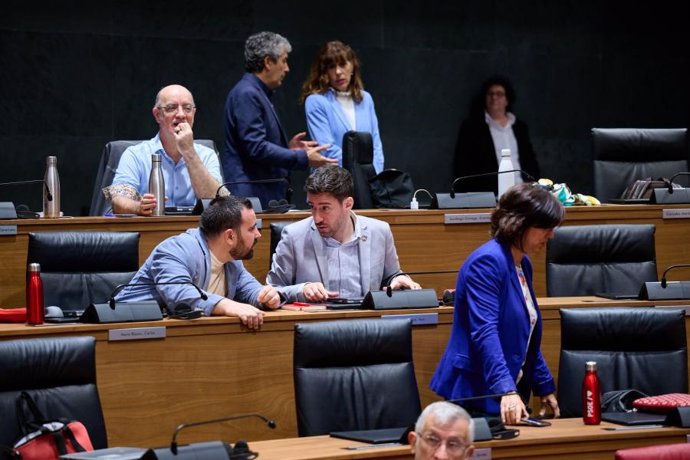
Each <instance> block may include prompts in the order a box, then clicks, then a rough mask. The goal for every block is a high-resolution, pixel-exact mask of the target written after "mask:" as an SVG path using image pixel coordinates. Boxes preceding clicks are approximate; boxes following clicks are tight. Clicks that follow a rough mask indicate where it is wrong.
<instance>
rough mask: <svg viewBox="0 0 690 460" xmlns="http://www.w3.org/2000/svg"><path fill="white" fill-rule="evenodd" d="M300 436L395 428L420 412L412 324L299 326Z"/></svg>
mask: <svg viewBox="0 0 690 460" xmlns="http://www.w3.org/2000/svg"><path fill="white" fill-rule="evenodd" d="M294 379H295V402H296V405H297V431H298V433H299V435H300V436H313V435H322V434H327V433H329V432H332V431H344V430H369V429H378V428H394V427H403V426H408V425H409V424H411V423H414V422H415V421H416V419H417V417H418V416H419V414H420V412H421V406H420V401H419V390H418V389H417V381H416V379H415V374H414V365H413V363H412V329H411V324H410V320H408V319H391V320H380V319H377V320H342V321H328V322H319V323H304V324H296V325H295V346H294Z"/></svg>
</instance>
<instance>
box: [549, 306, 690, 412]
mask: <svg viewBox="0 0 690 460" xmlns="http://www.w3.org/2000/svg"><path fill="white" fill-rule="evenodd" d="M560 314H561V357H560V364H559V367H558V403H559V406H560V408H561V415H562V416H563V417H579V416H581V415H582V380H583V378H584V375H585V362H586V361H596V363H597V372H598V374H599V380H600V381H601V391H602V393H605V392H607V391H617V390H628V389H635V390H639V391H642V392H643V393H646V394H648V395H659V394H664V393H687V392H688V364H687V363H688V361H687V360H688V353H687V341H686V337H685V311H684V310H683V309H679V308H651V307H636V308H624V307H620V308H618V307H609V308H571V309H569V308H563V309H561V310H560Z"/></svg>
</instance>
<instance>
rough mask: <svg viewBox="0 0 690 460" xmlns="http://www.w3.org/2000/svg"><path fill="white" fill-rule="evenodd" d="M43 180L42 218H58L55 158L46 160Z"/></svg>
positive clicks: (58, 193) (57, 183)
mask: <svg viewBox="0 0 690 460" xmlns="http://www.w3.org/2000/svg"><path fill="white" fill-rule="evenodd" d="M43 180H44V182H45V184H44V185H43V217H48V218H57V217H60V176H58V170H57V157H54V156H50V157H48V158H46V173H45V176H44V177H43Z"/></svg>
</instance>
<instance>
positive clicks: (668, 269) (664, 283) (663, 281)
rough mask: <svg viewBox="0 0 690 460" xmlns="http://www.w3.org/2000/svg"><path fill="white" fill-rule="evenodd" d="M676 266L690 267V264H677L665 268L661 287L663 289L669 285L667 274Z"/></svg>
mask: <svg viewBox="0 0 690 460" xmlns="http://www.w3.org/2000/svg"><path fill="white" fill-rule="evenodd" d="M675 268H690V264H675V265H671V266H670V267H668V268H667V269H666V270H664V274H663V275H661V287H662V288H663V289H666V286H667V285H668V282H667V281H666V274H667V273H668V272H670V271H671V270H673V269H675Z"/></svg>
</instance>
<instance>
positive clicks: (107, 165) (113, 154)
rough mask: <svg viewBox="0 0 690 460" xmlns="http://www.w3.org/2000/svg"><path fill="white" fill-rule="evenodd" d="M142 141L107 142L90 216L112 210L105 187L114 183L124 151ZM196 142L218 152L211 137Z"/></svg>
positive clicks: (100, 214)
mask: <svg viewBox="0 0 690 460" xmlns="http://www.w3.org/2000/svg"><path fill="white" fill-rule="evenodd" d="M140 142H143V141H141V140H138V141H111V142H108V143H107V144H105V147H103V153H101V161H100V163H99V164H98V173H97V174H96V182H95V183H94V186H93V193H92V195H91V207H90V209H89V215H90V216H102V215H103V214H106V213H108V212H110V211H112V206H111V204H110V201H108V200H106V199H105V195H103V189H104V188H105V187H108V186H109V185H110V184H112V183H113V179H114V178H115V172H116V171H117V165H118V164H119V163H120V157H121V156H122V154H123V153H124V151H125V150H127V148H129V147H131V146H133V145H136V144H139V143H140ZM194 142H198V143H199V144H202V145H205V146H206V147H209V148H212V149H213V150H215V151H216V153H218V150H217V149H216V143H215V142H213V140H211V139H195V140H194Z"/></svg>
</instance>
